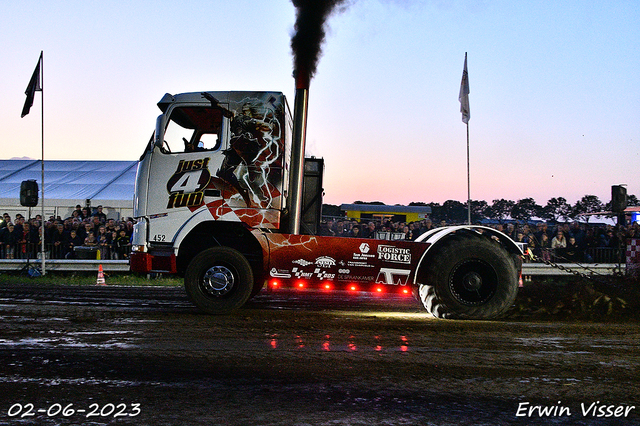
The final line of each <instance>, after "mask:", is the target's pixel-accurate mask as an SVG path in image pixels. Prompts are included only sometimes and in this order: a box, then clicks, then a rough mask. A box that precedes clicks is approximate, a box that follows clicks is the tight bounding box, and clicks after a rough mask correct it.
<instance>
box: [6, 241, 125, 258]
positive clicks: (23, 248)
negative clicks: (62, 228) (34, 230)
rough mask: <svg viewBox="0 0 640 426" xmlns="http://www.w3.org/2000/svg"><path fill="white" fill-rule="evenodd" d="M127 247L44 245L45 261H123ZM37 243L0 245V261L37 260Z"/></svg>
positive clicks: (38, 248) (38, 255)
mask: <svg viewBox="0 0 640 426" xmlns="http://www.w3.org/2000/svg"><path fill="white" fill-rule="evenodd" d="M129 251H130V249H129V247H123V248H121V249H120V248H117V247H114V246H111V245H107V246H99V245H95V246H77V247H69V246H64V245H62V244H58V245H56V244H45V256H46V259H67V260H72V259H82V260H96V259H99V260H125V259H127V258H128V257H129ZM40 256H41V254H40V244H39V243H16V244H12V245H5V244H0V259H32V260H33V259H39V258H40Z"/></svg>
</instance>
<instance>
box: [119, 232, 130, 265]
mask: <svg viewBox="0 0 640 426" xmlns="http://www.w3.org/2000/svg"><path fill="white" fill-rule="evenodd" d="M130 246H131V243H130V242H129V238H128V237H127V233H126V231H125V230H124V229H121V230H120V232H119V233H118V238H117V239H116V252H117V254H118V259H120V260H123V259H128V258H129V247H130Z"/></svg>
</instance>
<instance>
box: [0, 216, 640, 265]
mask: <svg viewBox="0 0 640 426" xmlns="http://www.w3.org/2000/svg"><path fill="white" fill-rule="evenodd" d="M41 224H42V218H41V216H40V215H36V216H35V217H34V218H30V219H28V220H27V219H25V217H24V216H22V215H21V214H17V215H15V218H14V219H13V220H12V218H11V217H10V216H9V214H7V213H4V214H3V218H2V220H1V221H0V258H2V259H27V258H28V259H35V258H36V257H37V255H38V253H39V252H40V247H41V240H40V235H41V232H40V227H41ZM449 225H451V224H449V223H446V222H445V221H441V222H439V223H438V224H434V223H433V222H432V221H431V219H428V218H427V219H422V220H420V221H417V222H408V223H407V222H400V221H392V220H386V221H383V222H380V221H373V220H371V221H366V222H362V223H360V222H358V221H357V220H355V219H337V220H329V221H326V222H323V223H322V224H321V228H320V235H326V236H337V237H352V238H380V239H393V240H398V239H403V240H415V239H417V238H418V237H419V236H420V235H422V234H424V233H425V232H428V231H429V230H431V229H434V228H436V227H443V226H449ZM488 226H490V227H493V228H495V229H496V230H498V231H500V232H503V233H505V234H507V235H508V236H510V237H511V238H512V239H513V240H515V241H519V242H523V243H527V245H528V247H529V249H530V251H531V252H532V253H533V254H534V255H535V256H537V258H538V260H542V261H558V262H562V261H564V262H594V261H598V262H607V263H608V262H617V261H620V253H621V252H624V246H625V245H626V242H627V240H628V239H629V238H640V225H639V224H638V223H633V224H628V225H626V226H623V225H618V226H613V225H603V224H599V225H590V224H586V223H580V222H573V223H571V224H569V223H557V224H554V225H552V226H551V225H549V224H547V223H546V222H539V223H536V224H528V223H525V224H518V223H507V224H493V225H488ZM44 230H45V231H44V236H45V241H44V242H45V251H46V252H47V253H48V256H49V257H50V258H53V259H74V258H78V257H79V252H82V251H84V250H86V251H89V252H90V253H92V255H93V253H95V256H96V257H97V258H99V259H128V258H129V254H130V250H131V234H132V233H133V219H131V218H123V219H121V220H115V219H107V216H106V214H105V213H104V212H103V209H102V206H98V207H97V208H96V209H95V210H93V211H92V210H91V209H90V208H88V207H84V208H82V207H81V206H80V205H77V206H76V208H75V210H73V211H72V213H71V215H70V216H69V217H67V218H65V219H62V218H61V217H60V216H58V217H53V216H51V217H50V218H49V220H48V221H46V222H45V223H44ZM603 253H608V254H607V256H608V258H606V259H602V258H598V259H596V258H595V257H596V254H598V256H600V257H602V256H603Z"/></svg>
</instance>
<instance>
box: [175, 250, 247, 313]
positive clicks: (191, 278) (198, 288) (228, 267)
mask: <svg viewBox="0 0 640 426" xmlns="http://www.w3.org/2000/svg"><path fill="white" fill-rule="evenodd" d="M184 286H185V290H186V291H187V295H188V296H189V299H191V301H192V302H193V303H194V304H195V305H196V306H197V307H198V308H200V309H201V310H202V311H204V312H207V313H209V314H226V313H228V312H231V311H233V310H235V309H238V308H240V307H241V306H242V305H244V304H245V302H246V301H247V300H248V299H249V296H250V295H251V291H252V290H253V272H252V271H251V265H249V262H247V259H245V257H244V256H243V255H242V254H241V253H240V252H238V251H237V250H234V249H232V248H228V247H212V248H209V249H206V250H204V251H202V252H200V253H198V254H197V255H196V257H194V258H193V260H191V262H190V263H189V266H187V271H186V273H185V276H184Z"/></svg>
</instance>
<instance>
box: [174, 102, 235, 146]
mask: <svg viewBox="0 0 640 426" xmlns="http://www.w3.org/2000/svg"><path fill="white" fill-rule="evenodd" d="M170 114H171V116H170V117H169V122H168V124H167V128H166V129H165V132H164V141H165V150H166V151H167V152H172V153H180V152H197V151H216V150H219V149H220V147H221V144H222V134H223V127H224V124H225V123H224V121H226V119H225V118H224V117H223V116H222V114H221V112H220V109H216V108H207V107H178V108H174V109H173V110H172V111H171V112H170Z"/></svg>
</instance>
